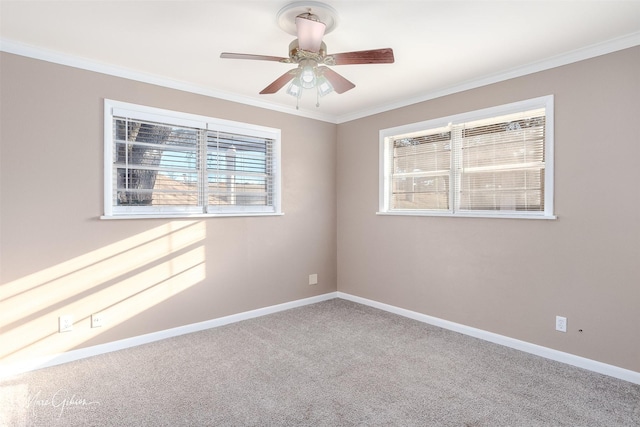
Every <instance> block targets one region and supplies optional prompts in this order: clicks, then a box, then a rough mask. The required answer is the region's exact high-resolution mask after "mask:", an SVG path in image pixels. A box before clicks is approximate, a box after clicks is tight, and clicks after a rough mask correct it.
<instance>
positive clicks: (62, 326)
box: [58, 314, 73, 332]
mask: <svg viewBox="0 0 640 427" xmlns="http://www.w3.org/2000/svg"><path fill="white" fill-rule="evenodd" d="M69 331H73V316H72V315H70V314H65V315H64V316H60V317H58V332H69Z"/></svg>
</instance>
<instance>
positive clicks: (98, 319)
mask: <svg viewBox="0 0 640 427" xmlns="http://www.w3.org/2000/svg"><path fill="white" fill-rule="evenodd" d="M102 325H104V315H103V314H102V313H94V314H92V315H91V327H92V328H101V327H102Z"/></svg>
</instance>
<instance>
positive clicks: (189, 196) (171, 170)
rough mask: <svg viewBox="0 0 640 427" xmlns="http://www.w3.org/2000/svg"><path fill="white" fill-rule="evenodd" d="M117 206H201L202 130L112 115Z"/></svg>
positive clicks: (115, 199)
mask: <svg viewBox="0 0 640 427" xmlns="http://www.w3.org/2000/svg"><path fill="white" fill-rule="evenodd" d="M113 133H114V134H113V140H114V152H113V179H114V182H113V189H114V192H113V193H114V194H113V197H114V200H113V205H114V206H119V207H132V208H137V207H159V208H160V207H169V208H171V207H191V206H198V152H197V146H198V130H197V129H194V128H189V127H183V126H174V125H168V124H164V123H157V122H152V121H143V120H136V119H130V118H127V117H117V116H114V117H113Z"/></svg>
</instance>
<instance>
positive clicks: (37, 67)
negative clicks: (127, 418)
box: [0, 53, 337, 363]
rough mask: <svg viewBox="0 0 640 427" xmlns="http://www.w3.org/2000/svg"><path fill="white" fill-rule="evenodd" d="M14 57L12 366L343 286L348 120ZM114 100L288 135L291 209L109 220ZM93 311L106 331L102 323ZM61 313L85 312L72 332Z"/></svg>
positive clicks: (5, 160) (9, 75) (6, 97)
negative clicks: (339, 235)
mask: <svg viewBox="0 0 640 427" xmlns="http://www.w3.org/2000/svg"><path fill="white" fill-rule="evenodd" d="M1 60H2V63H1V65H2V70H1V71H2V72H1V79H2V80H1V88H0V89H1V96H2V98H1V100H2V101H1V102H2V104H1V108H2V109H1V114H2V115H1V124H2V130H1V132H2V133H1V135H0V136H1V139H0V140H1V144H2V145H1V151H0V155H1V160H0V161H1V164H0V183H1V186H2V187H1V192H0V203H1V207H2V210H1V218H0V219H1V223H0V227H1V228H0V233H1V234H0V245H1V247H0V251H1V252H0V254H1V259H0V262H1V264H0V283H1V284H2V286H1V288H0V296H2V298H1V299H2V302H0V315H1V316H2V318H1V321H0V323H1V324H2V335H0V343H1V344H0V353H2V356H6V355H7V353H12V354H11V355H10V356H9V357H5V358H4V360H3V361H2V362H6V363H8V362H13V361H17V360H23V359H24V358H25V357H34V356H42V355H46V354H49V353H55V352H60V351H66V350H69V349H72V348H81V347H84V346H88V345H95V344H100V343H105V342H109V341H113V340H118V339H123V338H127V337H132V336H137V335H140V334H145V333H150V332H154V331H160V330H164V329H168V328H173V327H177V326H181V325H186V324H191V323H194V322H199V321H204V320H209V319H213V318H217V317H221V316H225V315H229V314H234V313H239V312H243V311H247V310H252V309H256V308H260V307H265V306H270V305H274V304H279V303H283V302H288V301H292V300H297V299H301V298H306V297H311V296H315V295H320V294H324V293H327V292H332V291H335V290H336V282H337V279H336V258H335V253H336V237H335V230H336V200H335V187H336V183H335V177H336V171H335V167H336V162H335V155H336V125H334V124H329V123H324V122H319V121H315V120H310V119H305V118H300V117H295V116H291V115H287V114H282V113H277V112H273V111H268V110H263V109H259V108H254V107H249V106H245V105H240V104H236V103H232V102H226V101H222V100H217V99H212V98H209V97H205V96H199V95H195V94H191V93H186V92H181V91H176V90H171V89H166V88H161V87H158V86H153V85H149V84H143V83H138V82H134V81H130V80H126V79H121V78H116V77H110V76H107V75H102V74H98V73H93V72H88V71H83V70H79V69H74V68H69V67H64V66H60V65H55V64H51V63H47V62H43V61H37V60H32V59H27V58H24V57H20V56H15V55H11V54H5V53H3V54H2V57H1ZM104 98H110V99H114V100H119V101H125V102H132V103H137V104H143V105H149V106H153V107H159V108H166V109H171V110H178V111H184V112H189V113H194V114H201V115H206V116H210V117H218V118H223V119H228V120H236V121H242V122H247V123H252V124H257V125H263V126H270V127H276V128H280V129H282V163H283V167H282V174H283V177H284V179H283V195H282V204H283V210H284V213H285V215H284V216H274V217H253V218H251V217H244V218H209V219H199V220H196V221H187V220H166V219H148V220H100V219H98V217H99V216H100V215H101V214H102V213H103V188H102V186H103V99H104ZM311 273H317V274H318V277H319V284H318V285H316V286H309V285H308V275H309V274H311ZM94 312H104V313H105V317H106V321H107V324H106V325H105V327H103V328H100V329H91V328H90V327H89V320H88V316H89V315H90V314H91V313H94ZM61 314H72V315H73V316H74V318H75V321H76V326H75V330H74V331H73V332H70V333H64V334H59V333H56V332H57V318H58V316H59V315H61Z"/></svg>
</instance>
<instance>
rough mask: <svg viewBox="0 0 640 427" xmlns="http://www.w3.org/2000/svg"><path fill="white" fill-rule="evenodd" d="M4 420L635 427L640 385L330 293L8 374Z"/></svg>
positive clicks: (1, 387)
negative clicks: (273, 311)
mask: <svg viewBox="0 0 640 427" xmlns="http://www.w3.org/2000/svg"><path fill="white" fill-rule="evenodd" d="M0 425H7V426H460V427H465V426H466V427H470V426H518V427H521V426H571V427H575V426H603V427H615V426H633V427H638V426H640V386H638V385H634V384H631V383H628V382H625V381H622V380H618V379H614V378H610V377H607V376H603V375H599V374H596V373H592V372H588V371H585V370H582V369H579V368H575V367H572V366H568V365H564V364H561V363H558V362H554V361H550V360H547V359H544V358H540V357H537V356H533V355H530V354H526V353H522V352H519V351H516V350H513V349H510V348H506V347H502V346H499V345H495V344H491V343H488V342H484V341H481V340H478V339H475V338H471V337H468V336H465V335H461V334H458V333H455V332H451V331H447V330H444V329H440V328H437V327H434V326H430V325H427V324H424V323H420V322H417V321H414V320H410V319H406V318H403V317H400V316H396V315H394V314H390V313H387V312H384V311H380V310H377V309H374V308H371V307H367V306H363V305H360V304H356V303H353V302H350V301H345V300H341V299H334V300H330V301H325V302H321V303H318V304H313V305H309V306H305V307H301V308H296V309H292V310H288V311H284V312H280V313H276V314H272V315H268V316H264V317H260V318H256V319H251V320H247V321H243V322H238V323H235V324H231V325H227V326H223V327H219V328H214V329H210V330H206V331H202V332H197V333H193V334H188V335H183V336H180V337H176V338H171V339H167V340H163V341H159V342H155V343H151V344H147V345H142V346H138V347H134V348H130V349H126V350H122V351H116V352H112V353H108V354H104V355H100V356H95V357H92V358H88V359H84V360H80V361H76V362H72V363H68V364H64V365H59V366H54V367H50V368H46V369H41V370H38V371H34V372H30V373H25V374H22V375H18V376H15V377H12V378H8V379H5V380H3V381H2V382H0Z"/></svg>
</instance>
